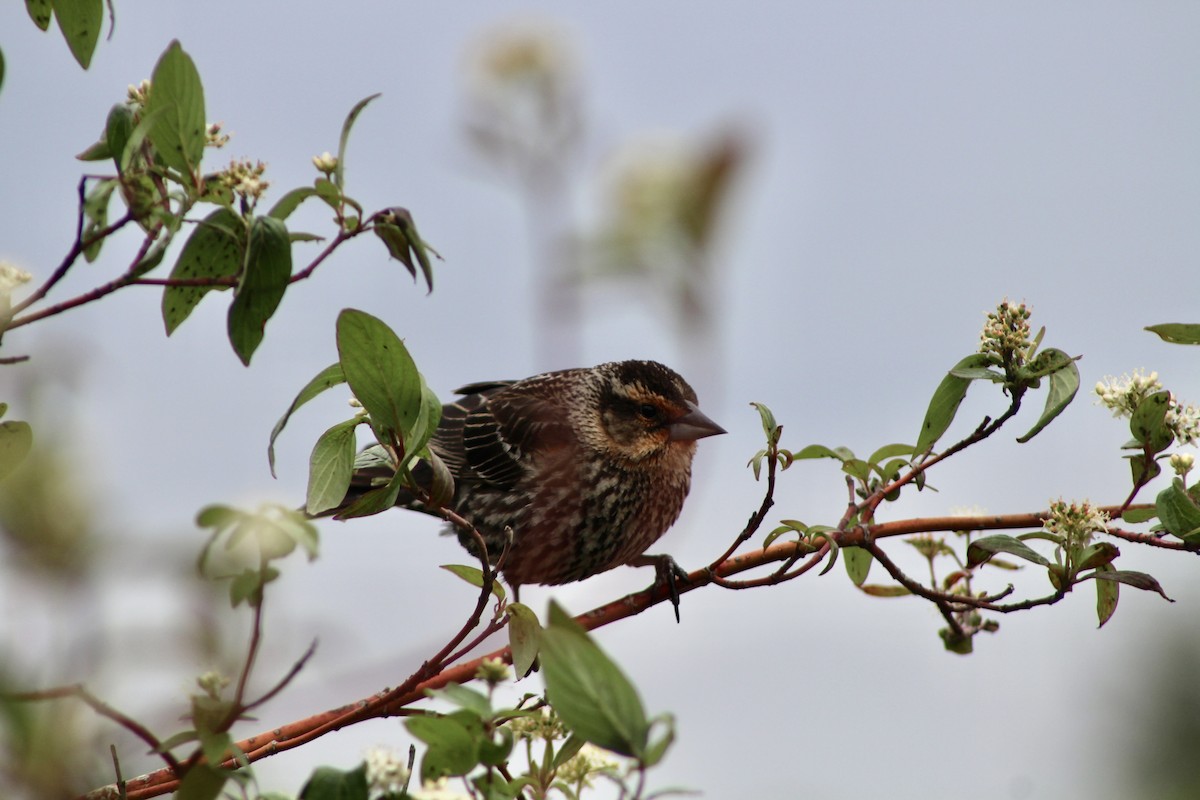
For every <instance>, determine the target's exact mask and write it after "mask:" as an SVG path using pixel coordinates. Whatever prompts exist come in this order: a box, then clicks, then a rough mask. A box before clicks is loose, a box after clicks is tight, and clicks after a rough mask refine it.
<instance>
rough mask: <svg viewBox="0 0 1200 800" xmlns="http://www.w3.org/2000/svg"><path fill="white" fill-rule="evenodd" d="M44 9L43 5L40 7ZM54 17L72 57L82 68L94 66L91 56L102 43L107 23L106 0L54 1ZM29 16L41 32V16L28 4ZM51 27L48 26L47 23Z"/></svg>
mask: <svg viewBox="0 0 1200 800" xmlns="http://www.w3.org/2000/svg"><path fill="white" fill-rule="evenodd" d="M39 5H41V4H39ZM51 5H52V6H53V8H54V16H55V18H57V19H58V29H59V30H61V31H62V35H63V38H64V39H66V40H67V47H69V48H70V49H71V55H73V56H75V60H76V61H78V62H79V66H81V67H83V68H84V69H87V68H88V66H90V65H91V63H92V53H94V52H95V51H96V43H97V42H99V41H100V26H101V24H102V23H103V21H104V0H52V2H51ZM25 7H26V9H27V10H28V11H29V15H30V16H31V17H33V21H34V23H35V24H36V25H37V26H38V27H39V28H42V30H45V28H44V27H42V23H41V19H42V17H41V16H40V14H41V13H42V11H41V10H40V9H39V10H38V11H37V13H38V16H35V15H34V14H35V11H34V9H33V7H32V5H31V4H29V3H26V6H25ZM47 24H48V22H47Z"/></svg>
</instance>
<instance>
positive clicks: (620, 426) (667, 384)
mask: <svg viewBox="0 0 1200 800" xmlns="http://www.w3.org/2000/svg"><path fill="white" fill-rule="evenodd" d="M457 394H461V395H464V397H462V398H461V399H459V400H458V402H456V403H450V404H447V405H445V406H443V408H442V421H441V424H440V425H439V427H438V430H437V433H436V434H435V435H434V437H433V439H432V441H431V442H430V447H431V448H432V449H433V450H434V451H435V452H436V453H437V455H438V456H440V457H441V459H442V460H443V461H444V462H445V464H446V466H447V467H448V468H449V469H450V472H451V474H453V476H454V482H455V490H454V497H453V500H452V502H451V503H450V505H451V507H452V508H453V509H454V510H455V511H456V512H457V513H458V514H459V515H461V516H462V517H464V518H465V519H467V520H468V521H470V522H471V523H472V524H473V525H474V526H475V527H476V529H477V530H478V531H479V533H480V534H481V535H482V537H483V540H484V542H485V543H486V545H487V552H488V556H489V558H491V559H492V560H493V561H495V560H496V559H497V558H498V557H499V556H500V554H501V552H502V551H503V550H504V547H505V544H506V541H507V535H506V533H505V529H506V528H511V529H512V531H513V541H512V545H511V547H510V548H509V551H508V553H507V555H506V556H505V559H504V563H503V565H502V572H503V574H504V577H505V579H506V580H507V581H508V583H509V584H511V585H512V586H513V587H514V589H515V588H517V587H519V586H521V585H523V584H561V583H569V582H571V581H579V580H583V579H584V578H587V577H589V576H592V575H595V574H597V573H599V572H604V571H606V570H609V569H612V568H613V567H616V566H619V565H621V564H629V565H632V566H648V565H652V564H653V565H655V566H656V567H658V568H659V569H660V570H663V569H665V568H666V566H667V565H668V564H669V565H671V566H672V567H673V562H671V561H670V559H669V557H666V556H648V555H645V552H646V550H647V548H649V547H650V546H651V545H652V544H654V542H656V541H657V540H658V538H659V537H660V536H662V535H663V534H664V533H665V532H666V531H667V529H668V528H669V527H670V526H671V525H672V524H673V523H674V522H675V520H676V519H677V518H678V516H679V512H680V509H682V507H683V501H684V498H685V497H687V493H688V488H689V486H690V484H691V473H692V457H693V456H694V455H695V453H696V440H697V439H702V438H704V437H706V436H713V435H715V434H719V433H724V432H725V430H724V429H723V428H721V426H719V425H717V424H716V423H715V422H713V421H712V420H711V419H709V418H708V417H707V416H705V415H704V414H703V413H702V412H701V411H700V409H699V408H698V407H697V405H696V393H695V391H693V390H692V387H691V386H689V385H688V383H687V381H685V380H684V379H683V378H681V377H680V376H679V375H678V374H677V373H676V372H675V371H673V370H671V369H669V368H668V367H665V366H663V365H662V364H659V363H657V362H655V361H618V362H611V363H607V364H600V365H599V366H596V367H591V368H589V369H568V370H563V371H560V372H548V373H545V374H542V375H535V376H533V377H532V378H526V379H524V380H520V381H497V382H493V383H473V384H471V385H469V386H464V387H462V388H461V389H459V390H458V392H457ZM389 472H390V470H387V469H384V470H382V471H381V470H380V469H379V468H378V467H374V468H372V467H365V468H362V469H360V470H359V471H358V472H356V473H355V480H354V482H353V483H352V486H351V491H350V494H349V495H348V496H347V501H349V500H351V499H353V498H354V497H355V496H357V495H358V494H361V493H362V492H363V491H365V490H367V489H369V488H371V487H372V486H377V485H379V482H380V481H381V480H383V479H386V478H388V477H390V474H389ZM413 474H414V477H416V478H417V480H418V482H422V481H427V480H429V475H430V471H429V468H428V465H424V468H423V469H421V468H418V469H414V471H413ZM398 505H404V506H408V507H410V508H414V509H416V510H418V511H426V512H427V513H434V512H432V511H429V510H428V509H425V508H422V507H421V506H420V504H419V503H417V502H415V500H414V498H413V497H412V496H411V495H408V496H402V497H401V499H400V501H399V502H398ZM455 532H456V533H457V534H458V537H459V541H460V542H461V543H462V544H463V545H464V546H465V547H466V548H467V549H468V550H469V551H472V553H473V554H474V555H476V556H478V553H477V552H476V551H477V550H478V546H477V545H476V543H475V541H474V539H473V537H471V536H470V535H469V534H467V533H464V532H462V531H455Z"/></svg>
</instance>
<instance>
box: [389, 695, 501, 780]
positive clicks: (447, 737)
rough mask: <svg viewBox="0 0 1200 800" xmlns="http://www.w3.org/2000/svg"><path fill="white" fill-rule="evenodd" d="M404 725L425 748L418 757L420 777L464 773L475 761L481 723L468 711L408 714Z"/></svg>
mask: <svg viewBox="0 0 1200 800" xmlns="http://www.w3.org/2000/svg"><path fill="white" fill-rule="evenodd" d="M404 727H406V728H408V732H409V733H411V734H412V735H413V736H415V737H416V738H418V739H420V740H421V741H422V742H424V743H425V744H426V745H427V746H428V749H426V751H425V755H424V756H423V757H422V758H421V780H422V782H424V781H432V780H437V779H438V778H443V777H446V776H450V775H466V774H467V773H468V772H470V771H471V770H472V769H473V768H474V767H475V765H476V764H478V763H479V740H480V739H481V738H482V737H483V724H482V723H481V722H480V721H479V718H478V717H476V716H474V715H471V714H469V713H468V712H457V713H455V714H447V715H446V716H434V715H432V714H431V715H426V716H420V717H409V718H408V719H406V720H405V721H404Z"/></svg>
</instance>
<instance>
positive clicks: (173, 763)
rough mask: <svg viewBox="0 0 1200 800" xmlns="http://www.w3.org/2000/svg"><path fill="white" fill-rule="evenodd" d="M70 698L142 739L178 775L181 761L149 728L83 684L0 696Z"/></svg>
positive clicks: (25, 699) (23, 699)
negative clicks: (164, 747) (75, 699)
mask: <svg viewBox="0 0 1200 800" xmlns="http://www.w3.org/2000/svg"><path fill="white" fill-rule="evenodd" d="M69 697H74V698H77V699H79V700H81V701H82V702H83V703H84V704H85V705H87V706H88V707H89V708H91V709H92V710H93V711H95V712H96V713H97V714H99V715H100V716H102V717H105V718H107V719H111V720H112V721H113V722H115V723H117V724H118V725H120V726H121V727H122V728H124V729H125V730H127V731H129V732H130V733H132V734H133V735H134V736H136V737H138V738H139V739H141V740H142V741H143V742H145V743H146V744H147V745H148V746H149V747H150V752H152V753H156V754H157V755H158V756H159V758H161V759H162V760H163V761H164V762H166V764H167V770H168V771H169V772H170V774H171V775H177V774H178V772H179V761H178V760H177V759H176V758H175V756H173V755H172V754H171V753H170V751H168V750H165V749H163V746H162V740H160V739H159V738H158V737H157V736H155V735H154V733H153V732H151V730H150V729H149V728H147V727H146V726H145V725H143V724H142V723H140V722H138V721H137V720H136V719H134V718H132V717H130V716H128V715H127V714H124V713H122V712H121V711H118V710H117V709H115V708H113V707H112V706H110V705H109V704H108V703H106V702H104V701H103V700H101V699H100V698H99V697H96V695H94V694H92V693H91V692H89V691H88V690H87V687H85V686H84V685H83V684H82V683H76V684H72V685H70V686H58V687H55V688H52V689H42V690H40V691H35V692H16V693H13V694H8V693H5V694H0V698H3V699H4V700H9V701H14V702H34V701H42V700H59V699H63V698H69Z"/></svg>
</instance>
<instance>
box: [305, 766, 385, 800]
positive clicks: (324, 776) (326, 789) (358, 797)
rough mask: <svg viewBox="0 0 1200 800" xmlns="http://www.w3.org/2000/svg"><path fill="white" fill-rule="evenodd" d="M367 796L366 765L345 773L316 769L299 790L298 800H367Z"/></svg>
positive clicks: (322, 768)
mask: <svg viewBox="0 0 1200 800" xmlns="http://www.w3.org/2000/svg"><path fill="white" fill-rule="evenodd" d="M369 796H370V787H369V786H368V784H367V765H366V764H359V765H358V766H357V767H355V768H354V769H352V770H348V771H345V772H343V771H342V770H339V769H334V768H333V767H317V768H316V769H315V770H313V773H312V776H311V777H309V779H308V780H307V781H306V782H305V784H304V788H302V789H301V790H300V800H367V798H368V797H369Z"/></svg>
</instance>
